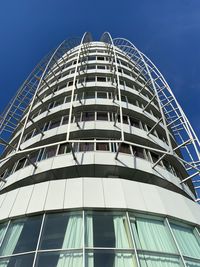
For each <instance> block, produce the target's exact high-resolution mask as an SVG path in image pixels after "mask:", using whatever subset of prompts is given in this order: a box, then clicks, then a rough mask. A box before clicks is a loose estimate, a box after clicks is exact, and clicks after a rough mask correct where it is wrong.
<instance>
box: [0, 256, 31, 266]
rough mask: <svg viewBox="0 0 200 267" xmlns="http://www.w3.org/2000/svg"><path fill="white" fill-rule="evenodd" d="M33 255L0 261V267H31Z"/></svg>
mask: <svg viewBox="0 0 200 267" xmlns="http://www.w3.org/2000/svg"><path fill="white" fill-rule="evenodd" d="M33 258H34V255H33V254H27V255H22V256H21V255H20V256H15V257H10V258H3V259H0V267H32V265H33Z"/></svg>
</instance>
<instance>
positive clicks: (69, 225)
mask: <svg viewBox="0 0 200 267" xmlns="http://www.w3.org/2000/svg"><path fill="white" fill-rule="evenodd" d="M0 229H1V230H0V238H1V247H0V266H1V267H7V266H8V267H11V266H12V267H14V266H17V267H24V266H26V267H71V266H73V267H77V266H78V267H79V266H80V267H82V266H85V267H101V266H105V267H110V266H112V267H134V266H137V262H139V264H140V266H141V267H143V266H144V267H149V266H150V267H151V266H152V267H154V266H156V267H157V266H158V267H163V266H164V267H165V266H166V267H176V266H177V267H178V266H188V267H190V266H192V267H199V266H200V232H199V231H198V229H197V228H196V227H195V226H191V225H188V224H187V223H182V222H181V223H180V222H179V221H176V220H171V219H169V220H168V219H167V218H164V217H157V216H151V215H148V216H147V215H143V214H138V213H135V214H134V213H132V212H128V211H123V212H122V211H120V212H119V211H114V210H104V211H91V210H84V211H71V212H60V213H59V212H58V213H46V214H40V215H35V216H30V217H20V218H17V219H13V220H10V221H8V222H4V223H2V224H1V228H0ZM83 264H84V265H83Z"/></svg>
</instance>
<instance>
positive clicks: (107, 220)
mask: <svg viewBox="0 0 200 267" xmlns="http://www.w3.org/2000/svg"><path fill="white" fill-rule="evenodd" d="M85 240H86V246H87V247H112V248H130V247H133V245H132V241H131V237H130V232H129V227H128V223H127V220H126V216H125V215H123V214H121V213H119V214H117V213H116V214H112V213H110V212H109V213H107V212H93V213H88V214H87V216H86V237H85ZM111 266H112V265H111Z"/></svg>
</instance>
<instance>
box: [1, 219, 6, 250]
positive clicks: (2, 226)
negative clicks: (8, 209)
mask: <svg viewBox="0 0 200 267" xmlns="http://www.w3.org/2000/svg"><path fill="white" fill-rule="evenodd" d="M6 226H7V223H1V224H0V245H1V242H2V240H3V237H4V234H5V230H6Z"/></svg>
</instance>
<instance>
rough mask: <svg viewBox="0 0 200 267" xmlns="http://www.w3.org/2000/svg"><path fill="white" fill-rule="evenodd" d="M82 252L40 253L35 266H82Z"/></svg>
mask: <svg viewBox="0 0 200 267" xmlns="http://www.w3.org/2000/svg"><path fill="white" fill-rule="evenodd" d="M82 266H83V257H82V253H77V252H73V253H63V252H62V253H61V252H51V253H40V254H39V255H38V258H37V261H36V265H35V267H82Z"/></svg>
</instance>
